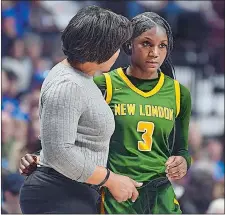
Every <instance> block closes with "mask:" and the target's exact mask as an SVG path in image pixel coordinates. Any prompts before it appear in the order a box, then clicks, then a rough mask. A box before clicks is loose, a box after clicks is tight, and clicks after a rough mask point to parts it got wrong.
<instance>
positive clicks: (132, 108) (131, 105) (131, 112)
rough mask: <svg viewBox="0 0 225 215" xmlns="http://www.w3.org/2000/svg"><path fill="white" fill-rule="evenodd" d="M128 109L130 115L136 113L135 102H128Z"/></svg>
mask: <svg viewBox="0 0 225 215" xmlns="http://www.w3.org/2000/svg"><path fill="white" fill-rule="evenodd" d="M127 110H128V114H129V115H134V113H135V104H127Z"/></svg>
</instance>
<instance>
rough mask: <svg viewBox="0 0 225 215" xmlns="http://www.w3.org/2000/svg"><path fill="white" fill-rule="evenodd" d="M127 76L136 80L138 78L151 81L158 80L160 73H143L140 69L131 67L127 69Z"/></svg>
mask: <svg viewBox="0 0 225 215" xmlns="http://www.w3.org/2000/svg"><path fill="white" fill-rule="evenodd" d="M126 73H127V75H129V76H133V77H135V78H138V79H145V80H147V79H148V80H151V79H156V78H158V72H157V71H156V72H154V73H152V72H151V73H150V72H146V71H143V70H141V69H140V68H139V67H136V66H133V65H131V66H129V67H128V68H127V71H126Z"/></svg>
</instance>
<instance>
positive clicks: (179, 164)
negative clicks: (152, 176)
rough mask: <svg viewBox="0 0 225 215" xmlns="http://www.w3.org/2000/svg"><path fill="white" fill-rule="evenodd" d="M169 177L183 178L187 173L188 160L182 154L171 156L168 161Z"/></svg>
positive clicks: (167, 170)
mask: <svg viewBox="0 0 225 215" xmlns="http://www.w3.org/2000/svg"><path fill="white" fill-rule="evenodd" d="M166 173H167V175H166V176H167V177H168V178H169V179H172V180H177V179H181V178H183V177H184V176H185V175H186V173H187V161H186V160H185V158H184V157H182V156H171V157H169V159H168V160H167V162H166Z"/></svg>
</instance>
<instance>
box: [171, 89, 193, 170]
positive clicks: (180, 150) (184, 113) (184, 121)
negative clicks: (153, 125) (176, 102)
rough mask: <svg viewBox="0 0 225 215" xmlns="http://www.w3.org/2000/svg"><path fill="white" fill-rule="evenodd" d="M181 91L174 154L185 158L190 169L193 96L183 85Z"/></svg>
mask: <svg viewBox="0 0 225 215" xmlns="http://www.w3.org/2000/svg"><path fill="white" fill-rule="evenodd" d="M180 91H181V107H180V113H179V115H178V117H177V119H176V139H175V145H174V148H173V152H172V154H173V155H180V156H183V157H184V158H185V159H186V161H187V165H188V168H189V167H190V165H191V157H190V154H189V151H188V131H189V122H190V116H191V94H190V91H189V90H188V89H187V88H186V87H184V86H183V85H180Z"/></svg>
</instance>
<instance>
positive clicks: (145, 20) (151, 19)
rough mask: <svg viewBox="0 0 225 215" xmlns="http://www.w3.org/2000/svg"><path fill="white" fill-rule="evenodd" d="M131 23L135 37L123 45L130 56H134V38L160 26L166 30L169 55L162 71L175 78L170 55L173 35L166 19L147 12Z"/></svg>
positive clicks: (133, 19)
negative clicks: (132, 44) (132, 42)
mask: <svg viewBox="0 0 225 215" xmlns="http://www.w3.org/2000/svg"><path fill="white" fill-rule="evenodd" d="M131 23H132V27H133V35H132V37H131V39H130V40H129V41H127V42H126V43H125V44H124V45H123V49H124V51H125V53H126V54H128V55H131V54H132V52H131V41H132V40H133V39H134V38H136V37H138V36H140V35H141V34H142V33H144V32H145V31H148V30H149V29H151V28H153V27H155V26H157V25H158V26H160V27H162V28H164V29H165V31H166V34H167V38H168V47H167V55H166V58H165V60H164V62H163V64H162V65H161V70H162V71H163V72H165V74H167V75H168V76H170V77H172V78H175V70H174V66H173V64H172V61H171V58H170V54H171V52H172V49H173V34H172V30H171V27H170V25H169V23H168V22H167V21H166V20H165V19H164V18H162V17H161V16H159V15H158V14H156V13H154V12H145V13H142V14H139V15H137V16H135V17H134V18H132V20H131Z"/></svg>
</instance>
